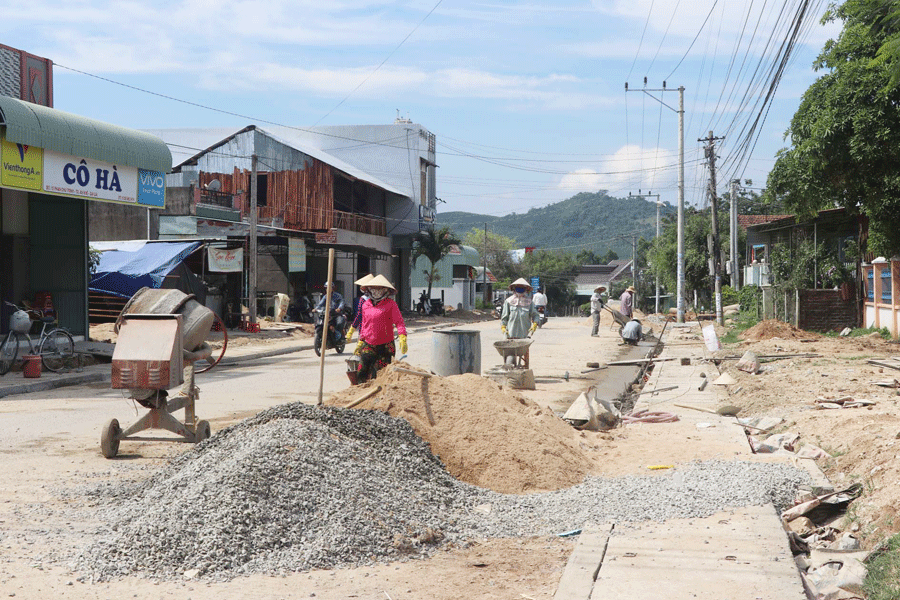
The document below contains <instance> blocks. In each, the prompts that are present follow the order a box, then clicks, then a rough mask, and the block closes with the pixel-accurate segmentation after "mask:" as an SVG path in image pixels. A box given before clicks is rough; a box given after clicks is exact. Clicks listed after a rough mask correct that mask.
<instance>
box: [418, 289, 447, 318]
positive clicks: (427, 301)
mask: <svg viewBox="0 0 900 600" xmlns="http://www.w3.org/2000/svg"><path fill="white" fill-rule="evenodd" d="M416 312H417V313H419V314H420V315H425V316H428V315H437V316H441V315H443V314H444V303H443V302H442V301H441V299H440V298H429V297H428V295H427V294H426V293H425V292H422V295H421V296H419V303H418V304H416Z"/></svg>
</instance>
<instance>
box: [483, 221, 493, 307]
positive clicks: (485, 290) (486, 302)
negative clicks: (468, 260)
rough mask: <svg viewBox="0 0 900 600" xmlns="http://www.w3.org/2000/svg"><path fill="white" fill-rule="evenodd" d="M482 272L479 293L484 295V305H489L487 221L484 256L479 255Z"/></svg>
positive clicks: (485, 225)
mask: <svg viewBox="0 0 900 600" xmlns="http://www.w3.org/2000/svg"><path fill="white" fill-rule="evenodd" d="M481 260H482V266H483V267H484V272H483V273H482V274H481V285H482V286H483V287H482V289H481V293H482V294H483V295H484V307H485V308H487V307H488V306H490V305H491V299H490V298H489V297H488V278H487V223H485V224H484V256H482V257H481Z"/></svg>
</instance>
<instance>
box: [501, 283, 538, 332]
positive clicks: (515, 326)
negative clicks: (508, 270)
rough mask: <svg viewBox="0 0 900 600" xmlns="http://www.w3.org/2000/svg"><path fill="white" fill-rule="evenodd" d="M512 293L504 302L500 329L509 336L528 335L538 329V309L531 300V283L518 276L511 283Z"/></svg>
mask: <svg viewBox="0 0 900 600" xmlns="http://www.w3.org/2000/svg"><path fill="white" fill-rule="evenodd" d="M509 289H510V290H511V291H512V295H511V296H510V297H509V298H507V299H506V302H504V303H503V311H502V312H501V314H500V330H501V331H502V332H503V334H504V335H505V336H506V337H508V338H524V337H528V336H529V335H531V334H532V333H534V330H535V329H537V320H538V311H537V308H535V306H534V303H533V302H532V301H531V296H530V295H529V293H530V292H531V284H530V283H528V282H527V281H525V280H524V279H523V278H521V277H520V278H518V279H516V280H515V281H513V282H512V283H511V284H509Z"/></svg>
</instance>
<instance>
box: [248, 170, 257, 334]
mask: <svg viewBox="0 0 900 600" xmlns="http://www.w3.org/2000/svg"><path fill="white" fill-rule="evenodd" d="M257 162H258V161H257V156H256V154H253V155H252V156H251V157H250V252H249V254H250V256H248V257H247V259H248V260H249V262H250V269H249V271H250V273H249V279H250V281H248V282H247V283H248V285H247V287H249V288H250V289H249V293H248V295H249V296H250V298H249V300H248V302H249V303H250V306H248V307H247V308H248V309H250V322H251V323H256V281H257V276H256V257H257V251H256V220H257V215H256V194H257V192H258V191H259V187H258V186H257V184H258V181H257V180H258V177H257V172H256V164H257Z"/></svg>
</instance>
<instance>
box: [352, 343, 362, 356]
mask: <svg viewBox="0 0 900 600" xmlns="http://www.w3.org/2000/svg"><path fill="white" fill-rule="evenodd" d="M363 344H365V342H363V341H362V340H359V341H358V342H356V350H354V351H353V354H356V355H359V353H360V352H362V349H363Z"/></svg>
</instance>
